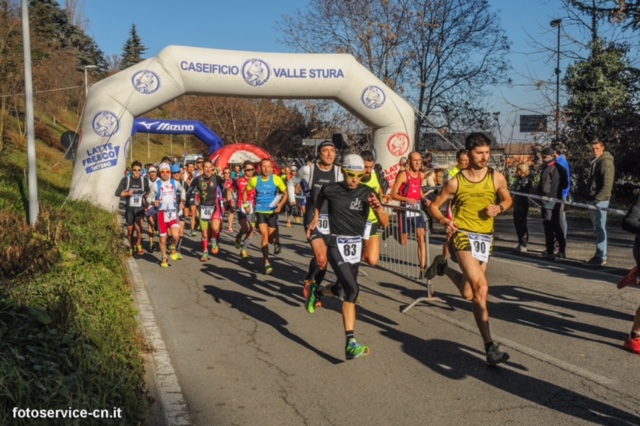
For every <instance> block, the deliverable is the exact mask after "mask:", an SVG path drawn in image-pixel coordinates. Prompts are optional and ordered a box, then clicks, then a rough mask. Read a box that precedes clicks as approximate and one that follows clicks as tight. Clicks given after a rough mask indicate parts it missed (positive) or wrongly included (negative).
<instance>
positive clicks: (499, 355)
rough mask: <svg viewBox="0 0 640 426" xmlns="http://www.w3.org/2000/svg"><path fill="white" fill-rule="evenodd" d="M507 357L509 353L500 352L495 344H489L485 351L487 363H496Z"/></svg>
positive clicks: (505, 359)
mask: <svg viewBox="0 0 640 426" xmlns="http://www.w3.org/2000/svg"><path fill="white" fill-rule="evenodd" d="M508 359H509V354H508V353H506V352H502V351H501V350H500V347H499V346H498V345H496V344H493V345H491V347H490V348H489V350H488V351H487V365H497V364H500V363H501V362H505V361H507V360H508Z"/></svg>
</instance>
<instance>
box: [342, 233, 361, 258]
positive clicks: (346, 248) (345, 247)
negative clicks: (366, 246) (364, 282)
mask: <svg viewBox="0 0 640 426" xmlns="http://www.w3.org/2000/svg"><path fill="white" fill-rule="evenodd" d="M336 243H337V244H338V250H339V251H340V256H342V260H344V261H345V262H347V263H359V262H360V259H361V258H362V237H336Z"/></svg>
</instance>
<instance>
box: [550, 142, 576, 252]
mask: <svg viewBox="0 0 640 426" xmlns="http://www.w3.org/2000/svg"><path fill="white" fill-rule="evenodd" d="M551 148H553V155H554V156H555V157H556V161H557V162H558V164H559V165H560V166H562V168H563V169H564V171H565V173H566V174H567V187H566V188H565V189H563V190H562V200H563V201H568V200H569V199H570V193H571V170H570V168H569V162H568V161H567V158H566V157H565V155H564V152H565V146H564V144H562V143H560V142H556V143H554V144H553V145H551ZM560 223H561V224H562V232H563V234H564V239H565V240H566V239H567V229H568V228H567V213H566V212H565V210H564V204H561V205H560Z"/></svg>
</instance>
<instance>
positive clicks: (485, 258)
mask: <svg viewBox="0 0 640 426" xmlns="http://www.w3.org/2000/svg"><path fill="white" fill-rule="evenodd" d="M465 148H466V150H467V152H468V154H469V166H468V167H467V168H466V169H464V170H462V171H460V173H458V174H457V175H456V177H454V178H453V179H451V180H449V181H448V182H447V183H446V184H445V186H444V187H443V188H442V191H441V192H440V194H439V195H438V197H437V198H436V199H435V200H434V201H433V203H431V205H430V206H429V211H430V213H431V215H432V217H433V218H434V220H437V221H439V222H440V224H441V225H443V226H444V227H445V229H446V232H447V235H448V236H449V248H450V252H451V256H452V260H454V261H457V263H458V264H459V265H460V269H461V270H462V273H460V272H458V271H456V270H454V269H452V268H449V267H448V266H447V259H446V258H445V257H444V256H443V255H438V256H436V257H435V258H434V260H433V263H432V264H431V266H429V268H428V269H427V278H428V279H431V278H433V277H435V276H436V275H440V276H443V275H446V276H447V277H448V278H449V279H450V280H451V281H452V282H453V283H454V285H455V286H456V288H457V289H458V290H459V291H460V294H461V295H462V296H463V297H464V298H465V299H466V300H470V301H471V302H472V304H473V316H474V318H475V320H476V324H477V325H478V329H479V331H480V335H481V336H482V340H483V341H484V345H485V352H486V356H487V364H488V365H496V364H499V363H501V362H505V361H507V360H508V359H509V355H508V354H507V353H506V352H502V351H501V350H500V348H499V346H498V345H497V344H495V343H494V342H493V339H492V338H491V331H490V329H489V310H488V308H487V296H488V295H489V282H488V281H487V277H486V271H487V265H488V262H489V256H490V254H491V248H492V244H493V224H494V218H495V217H496V216H498V215H499V214H501V213H503V212H505V211H506V210H508V209H509V208H511V205H512V204H513V201H512V199H511V194H510V193H509V189H508V187H507V180H506V179H505V177H504V175H503V174H502V173H500V172H498V171H495V170H493V169H491V168H490V167H489V166H488V162H489V155H490V152H491V139H489V138H488V137H487V135H485V134H484V133H471V134H469V135H468V136H467V138H466V139H465ZM451 195H453V196H454V199H453V209H452V210H453V217H452V219H447V218H446V217H445V216H444V215H443V214H442V212H441V211H440V207H441V206H442V205H443V204H445V203H446V202H447V201H448V200H449V198H450V196H451Z"/></svg>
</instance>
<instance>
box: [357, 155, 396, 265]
mask: <svg viewBox="0 0 640 426" xmlns="http://www.w3.org/2000/svg"><path fill="white" fill-rule="evenodd" d="M360 157H362V160H363V161H364V176H363V177H362V181H361V183H362V184H364V185H366V186H368V187H369V188H371V189H373V190H374V192H375V193H376V195H378V198H380V199H381V200H382V202H384V203H388V202H389V198H390V197H389V196H388V195H384V193H383V192H382V186H381V184H380V181H379V180H378V175H377V173H375V172H374V171H373V167H374V166H375V157H374V156H373V152H371V151H362V152H361V153H360ZM378 225H379V224H378V218H377V217H376V214H375V212H374V211H373V210H370V211H369V218H368V220H367V226H366V227H365V231H364V234H363V236H362V238H363V239H364V241H365V243H364V256H363V257H362V260H364V261H365V262H367V263H368V264H369V265H370V266H376V265H377V264H378V260H379V259H380V233H379V229H378V228H379V227H378Z"/></svg>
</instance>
